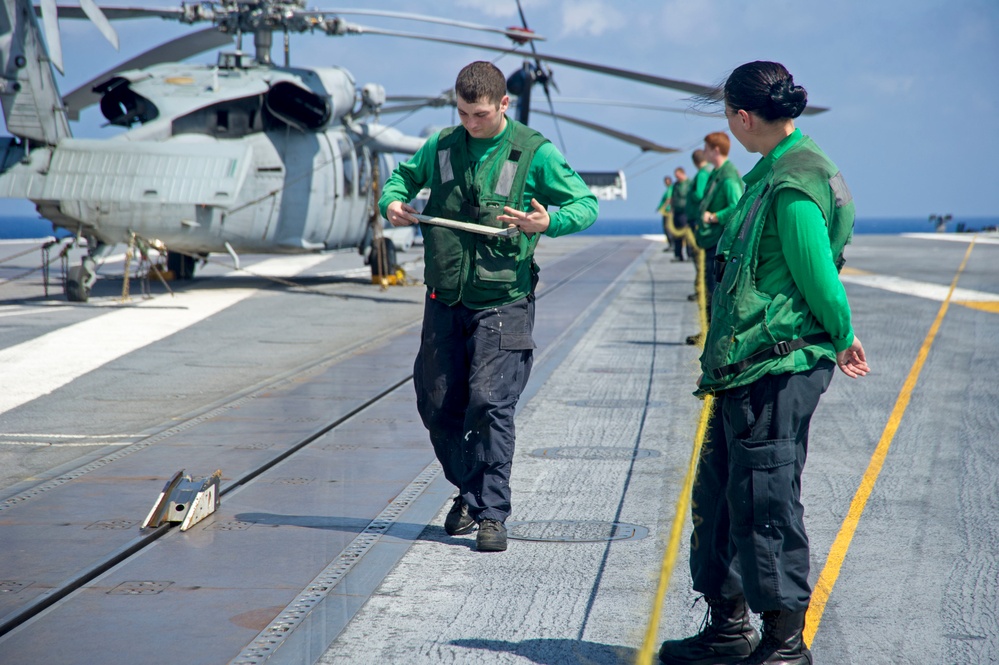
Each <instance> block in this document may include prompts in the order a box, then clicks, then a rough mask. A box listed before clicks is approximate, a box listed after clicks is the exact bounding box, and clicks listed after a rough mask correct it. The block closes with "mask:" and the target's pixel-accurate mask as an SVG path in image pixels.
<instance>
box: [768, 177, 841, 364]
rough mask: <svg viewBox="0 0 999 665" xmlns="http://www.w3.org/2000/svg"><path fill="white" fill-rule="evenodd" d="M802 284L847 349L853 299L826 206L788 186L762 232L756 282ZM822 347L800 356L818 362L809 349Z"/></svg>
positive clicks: (783, 287) (784, 286) (772, 286)
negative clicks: (831, 238) (838, 261)
mask: <svg viewBox="0 0 999 665" xmlns="http://www.w3.org/2000/svg"><path fill="white" fill-rule="evenodd" d="M792 284H793V286H794V287H797V289H798V291H800V292H801V295H802V297H803V298H804V299H805V303H806V304H807V305H808V309H809V311H810V312H811V313H812V316H814V317H815V318H816V320H817V321H818V322H819V324H820V325H821V326H822V327H823V328H824V329H825V330H826V332H828V333H829V336H830V337H831V338H832V343H833V348H835V349H836V351H842V350H844V349H847V348H849V347H850V345H851V344H853V327H852V325H851V323H850V318H851V317H850V303H849V301H848V300H847V297H846V289H844V288H843V283H842V282H841V281H840V280H839V273H838V272H836V263H835V261H834V260H833V255H832V249H831V248H830V246H829V231H828V229H827V228H826V221H825V219H824V218H823V217H822V212H821V211H820V210H819V207H818V206H817V205H815V202H814V201H812V200H811V199H810V198H808V197H807V196H805V194H803V193H802V192H800V191H798V190H794V189H785V190H782V191H781V192H780V193H778V194H777V199H776V201H775V202H774V206H773V208H771V211H770V214H769V215H767V219H766V222H765V223H764V225H763V232H762V235H761V236H760V247H759V264H758V268H757V272H756V286H757V288H758V289H759V290H760V291H762V292H763V293H767V294H777V293H786V292H788V290H789V289H790V288H793V287H792ZM816 352H818V348H817V347H806V348H805V349H803V350H802V354H801V355H802V356H804V357H802V358H800V359H799V362H800V364H801V365H802V366H804V367H811V366H812V365H813V364H814V363H812V362H811V360H812V359H811V358H808V357H807V356H808V355H811V354H812V353H816Z"/></svg>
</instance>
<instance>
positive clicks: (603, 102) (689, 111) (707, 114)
mask: <svg viewBox="0 0 999 665" xmlns="http://www.w3.org/2000/svg"><path fill="white" fill-rule="evenodd" d="M558 103H559V104H592V105H595V106H616V107H618V108H626V109H645V110H649V111H663V112H665V113H682V114H684V115H696V116H699V117H702V118H724V117H725V114H724V113H723V112H721V111H701V110H698V109H696V108H681V107H678V106H659V105H657V104H638V103H635V102H613V101H610V100H607V99H589V98H581V97H559V98H558Z"/></svg>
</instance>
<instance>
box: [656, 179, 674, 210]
mask: <svg viewBox="0 0 999 665" xmlns="http://www.w3.org/2000/svg"><path fill="white" fill-rule="evenodd" d="M672 201H673V185H670V186H669V187H667V188H666V191H665V192H663V197H662V198H661V199H659V205H657V206H656V212H658V213H659V214H660V215H664V214H666V213H667V212H668V211H669V209H670V203H671V202H672Z"/></svg>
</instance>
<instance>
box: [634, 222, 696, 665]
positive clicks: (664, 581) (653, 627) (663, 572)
mask: <svg viewBox="0 0 999 665" xmlns="http://www.w3.org/2000/svg"><path fill="white" fill-rule="evenodd" d="M683 231H685V235H686V236H687V238H688V242H690V243H691V246H692V247H694V248H695V249H696V250H697V305H698V307H697V310H698V317H699V318H700V323H701V334H700V343H699V346H701V347H703V346H704V338H705V337H707V334H708V311H707V296H706V295H705V290H704V287H705V284H704V251H703V250H701V249H698V248H697V243H696V242H695V241H694V233H693V231H691V230H690V227H687V228H685V229H683ZM713 409H714V398H713V397H712V396H711V395H706V396H705V397H704V405H703V406H702V407H701V415H700V419H699V420H698V421H697V431H696V432H695V433H694V448H693V450H692V451H691V452H690V461H689V462H688V463H687V475H686V476H684V478H683V486H682V487H681V488H680V497H679V498H678V499H677V502H676V512H675V513H674V514H673V525H672V527H671V528H670V535H669V541H668V542H667V544H666V552H665V554H664V555H663V561H662V565H661V566H660V568H659V582H658V584H657V587H656V596H655V599H654V600H653V601H652V616H651V617H649V624H648V626H647V627H646V629H645V639H644V640H643V642H642V648H641V650H640V651H639V652H638V657H637V658H636V659H635V664H636V665H651V664H652V662H653V660H652V659H653V657H654V656H655V655H656V639H657V635H658V633H659V621H660V619H661V617H662V605H663V599H665V597H666V591H667V590H668V589H669V581H670V579H671V578H672V577H673V568H674V567H675V566H676V555H677V552H679V550H680V538H681V537H682V536H683V525H684V522H685V521H686V519H687V515H688V514H689V513H690V495H691V492H692V490H693V488H694V479H695V478H696V477H697V464H698V461H699V460H700V459H701V450H702V448H703V447H704V439H705V437H707V432H708V423H709V422H710V421H711V412H712V411H713Z"/></svg>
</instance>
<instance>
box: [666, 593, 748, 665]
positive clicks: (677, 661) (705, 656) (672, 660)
mask: <svg viewBox="0 0 999 665" xmlns="http://www.w3.org/2000/svg"><path fill="white" fill-rule="evenodd" d="M705 600H706V601H707V603H708V615H707V616H706V617H705V618H704V626H703V627H702V628H701V632H699V633H698V634H697V635H694V636H693V637H687V638H684V639H682V640H667V641H665V642H663V645H662V646H661V647H660V648H659V660H660V661H661V662H663V663H666V665H726V664H727V663H736V662H740V661H742V660H743V659H744V658H746V657H747V656H749V655H750V654H751V653H752V652H753V649H754V648H755V647H756V645H757V644H759V642H760V633H759V632H758V631H757V630H756V628H754V627H753V626H752V624H751V623H750V622H749V618H750V615H749V608H748V607H747V606H746V599H745V598H742V597H741V596H740V597H739V598H705Z"/></svg>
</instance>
